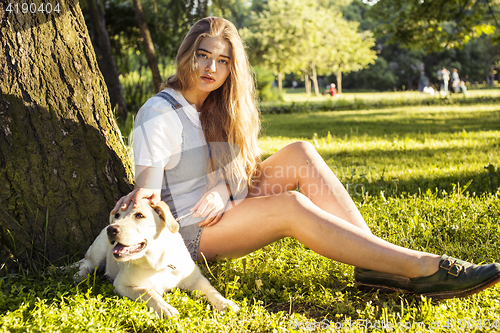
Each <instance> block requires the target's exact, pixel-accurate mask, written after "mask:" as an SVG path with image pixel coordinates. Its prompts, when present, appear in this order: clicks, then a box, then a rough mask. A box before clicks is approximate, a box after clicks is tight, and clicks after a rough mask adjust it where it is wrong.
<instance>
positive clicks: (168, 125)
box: [132, 88, 201, 170]
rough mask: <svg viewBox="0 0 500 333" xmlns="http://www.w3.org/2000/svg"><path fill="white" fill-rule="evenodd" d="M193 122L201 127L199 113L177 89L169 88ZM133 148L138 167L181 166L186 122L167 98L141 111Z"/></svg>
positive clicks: (153, 99)
mask: <svg viewBox="0 0 500 333" xmlns="http://www.w3.org/2000/svg"><path fill="white" fill-rule="evenodd" d="M163 91H166V92H168V93H169V94H170V95H172V97H174V98H175V99H176V100H177V102H179V104H181V105H182V108H183V110H184V112H185V113H186V115H187V116H188V118H189V120H191V121H192V122H193V124H195V125H196V126H199V127H200V130H201V123H200V118H199V114H198V112H197V111H196V108H195V106H194V105H191V104H189V103H188V102H187V101H186V99H185V98H184V96H182V94H181V93H180V92H178V91H176V90H173V89H171V88H166V89H164V90H163ZM132 142H133V143H132V147H133V152H134V162H135V164H136V165H142V166H148V167H161V168H163V169H165V170H169V169H172V168H173V167H175V166H176V165H177V163H178V162H179V158H180V152H181V148H182V123H181V120H180V119H179V116H178V115H177V112H175V110H173V109H172V106H171V105H170V103H168V102H167V101H166V100H165V99H164V98H161V97H157V96H153V97H151V98H150V99H148V100H147V102H146V103H144V105H143V106H142V107H141V108H140V109H139V112H138V113H137V117H136V119H135V124H134V130H133V132H132Z"/></svg>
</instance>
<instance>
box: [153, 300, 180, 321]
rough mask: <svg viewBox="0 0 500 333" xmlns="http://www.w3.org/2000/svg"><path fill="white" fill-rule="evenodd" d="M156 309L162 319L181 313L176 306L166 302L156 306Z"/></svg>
mask: <svg viewBox="0 0 500 333" xmlns="http://www.w3.org/2000/svg"><path fill="white" fill-rule="evenodd" d="M154 310H155V312H156V314H157V315H158V317H160V318H162V319H163V318H168V317H175V316H177V315H179V311H177V309H176V308H174V307H173V306H172V305H170V304H168V303H166V302H165V304H158V305H157V306H155V307H154Z"/></svg>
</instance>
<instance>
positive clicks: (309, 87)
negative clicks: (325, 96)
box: [304, 71, 311, 96]
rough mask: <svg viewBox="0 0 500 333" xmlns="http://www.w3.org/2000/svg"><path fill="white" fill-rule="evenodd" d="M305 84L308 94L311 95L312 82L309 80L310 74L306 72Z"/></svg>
mask: <svg viewBox="0 0 500 333" xmlns="http://www.w3.org/2000/svg"><path fill="white" fill-rule="evenodd" d="M304 84H305V86H306V94H307V95H308V96H309V95H311V80H310V79H309V72H308V71H304Z"/></svg>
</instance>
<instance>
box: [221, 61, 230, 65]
mask: <svg viewBox="0 0 500 333" xmlns="http://www.w3.org/2000/svg"><path fill="white" fill-rule="evenodd" d="M219 62H220V63H221V64H223V65H227V64H228V62H227V60H219Z"/></svg>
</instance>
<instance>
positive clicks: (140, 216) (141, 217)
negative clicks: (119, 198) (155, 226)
mask: <svg viewBox="0 0 500 333" xmlns="http://www.w3.org/2000/svg"><path fill="white" fill-rule="evenodd" d="M134 216H135V218H136V219H143V218H144V215H142V213H135V215H134Z"/></svg>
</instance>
